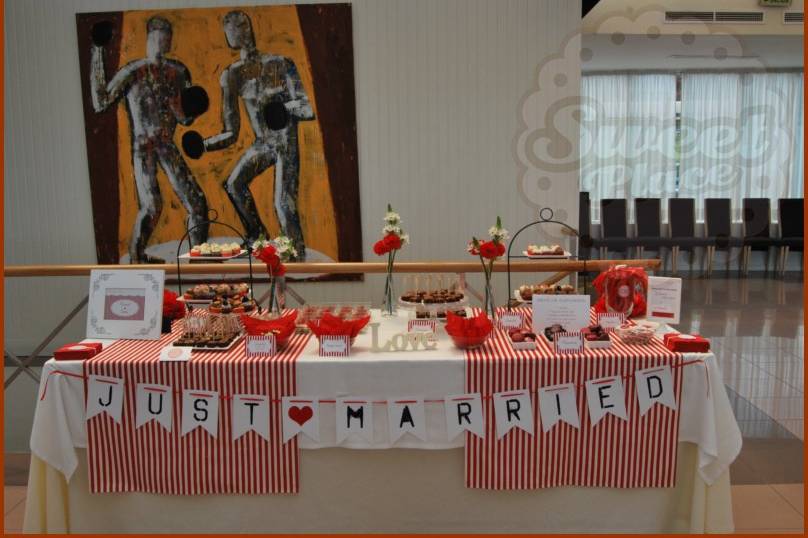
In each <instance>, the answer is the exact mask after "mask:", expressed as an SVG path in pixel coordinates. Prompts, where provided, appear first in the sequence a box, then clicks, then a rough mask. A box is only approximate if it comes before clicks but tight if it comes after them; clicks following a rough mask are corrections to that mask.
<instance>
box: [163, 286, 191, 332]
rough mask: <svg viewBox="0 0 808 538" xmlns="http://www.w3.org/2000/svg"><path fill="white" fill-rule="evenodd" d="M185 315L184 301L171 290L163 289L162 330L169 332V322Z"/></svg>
mask: <svg viewBox="0 0 808 538" xmlns="http://www.w3.org/2000/svg"><path fill="white" fill-rule="evenodd" d="M183 316H185V303H183V302H182V301H180V300H179V296H178V295H177V294H176V293H174V292H173V291H171V290H163V327H162V332H164V333H168V332H171V322H172V321H174V320H175V319H180V318H182V317H183Z"/></svg>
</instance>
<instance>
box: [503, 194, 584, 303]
mask: <svg viewBox="0 0 808 538" xmlns="http://www.w3.org/2000/svg"><path fill="white" fill-rule="evenodd" d="M553 216H554V215H553V210H552V209H551V208H549V207H543V208H541V210H539V220H536V221H533V222H530V223H528V224H525V225H524V226H522V227H521V228H519V230H517V231H516V233H514V234H513V237H511V240H510V242H509V243H508V252H507V264H508V294H509V297H508V302H507V303H506V304H507V305H508V310H511V309H512V308H513V306H512V301H511V297H510V293H511V289H512V288H511V258H512V257H513V258H525V257H526V256H518V255H517V256H511V248H513V245H514V243H516V238H517V237H518V236H519V234H520V233H522V232H523V231H525V230H526V229H528V228H530V227H531V226H536V225H541V224H557V225H559V226H562V227H564V228H565V229H567V230H569V231H570V232H572V235H574V236H575V237H576V239H578V240H580V238H581V234H579V233H578V230H576V229H575V228H573V227H572V226H570V225H569V224H567V223H565V222H561V221H559V220H553ZM578 251H580V241H579V244H577V245H576V252H578ZM568 259H580V258H579V257H578V255H577V254H576V255H575V256H570V257H569V258H568ZM581 261H583V262H584V269H583V273H584V292H586V288H587V278H586V275H587V269H586V262H587V260H586V258H584V259H583V260H581Z"/></svg>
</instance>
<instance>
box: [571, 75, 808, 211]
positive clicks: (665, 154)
mask: <svg viewBox="0 0 808 538" xmlns="http://www.w3.org/2000/svg"><path fill="white" fill-rule="evenodd" d="M581 97H582V121H581V146H580V149H581V189H582V190H585V191H588V192H589V193H590V197H591V199H592V208H593V218H594V219H595V220H598V219H599V200H600V199H602V198H626V199H629V200H631V199H633V198H636V197H659V198H662V199H663V200H664V199H667V198H670V197H678V196H681V197H690V198H695V199H696V206H697V217H698V218H699V219H700V218H701V216H702V212H703V207H702V203H701V200H702V199H704V198H707V197H715V198H730V199H731V200H732V203H733V208H734V211H735V215H734V217H735V218H736V219H740V211H741V209H740V208H741V204H742V199H743V198H746V197H763V198H771V199H777V198H787V197H801V196H802V192H803V190H802V189H803V136H804V135H803V129H804V128H803V121H802V110H803V76H802V73H801V72H799V73H797V72H766V73H751V72H749V73H740V72H738V73H732V72H720V73H680V74H656V73H653V74H651V73H649V74H597V75H585V76H584V77H583V79H582V84H581ZM632 205H633V204H629V207H631V206H632ZM666 206H667V204H665V203H663V204H662V207H663V208H665V207H666ZM775 207H776V205H775ZM663 218H664V216H663Z"/></svg>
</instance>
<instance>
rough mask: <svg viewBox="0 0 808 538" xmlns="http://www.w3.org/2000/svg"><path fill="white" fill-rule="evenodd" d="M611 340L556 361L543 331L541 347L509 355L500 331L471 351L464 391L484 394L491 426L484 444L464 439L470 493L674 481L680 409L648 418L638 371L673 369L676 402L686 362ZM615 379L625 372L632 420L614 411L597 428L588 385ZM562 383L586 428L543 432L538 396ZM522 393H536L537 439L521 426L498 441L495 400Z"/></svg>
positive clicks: (657, 348) (656, 346)
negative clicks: (571, 391)
mask: <svg viewBox="0 0 808 538" xmlns="http://www.w3.org/2000/svg"><path fill="white" fill-rule="evenodd" d="M522 312H523V313H524V314H525V319H526V322H527V324H528V325H529V324H530V323H531V313H530V310H529V309H524V308H523V309H522ZM593 322H594V314H593ZM612 340H613V344H612V346H611V347H610V348H607V349H596V350H586V351H585V352H584V353H583V354H576V355H566V356H563V357H559V356H556V355H554V353H553V348H552V344H550V343H549V342H548V341H547V340H546V339H545V338H544V336H543V335H539V338H538V349H536V350H528V351H523V350H514V349H512V348H511V346H510V343H509V339H508V336H507V334H506V333H504V332H502V331H500V330H495V334H494V335H492V337H491V338H490V339H489V341H488V342H487V343H486V345H484V346H483V347H481V348H478V349H474V350H469V351H467V352H466V389H467V392H470V393H474V392H480V393H482V396H483V411H484V415H485V424H486V431H485V438H484V439H480V438H479V437H477V436H476V435H473V434H471V433H469V432H467V433H466V450H465V470H466V485H467V487H470V488H483V489H495V490H502V489H536V488H550V487H559V486H585V487H610V488H645V487H656V488H659V487H673V486H674V485H675V484H674V482H675V475H676V455H677V444H678V433H679V411H678V406H677V410H676V411H674V410H672V409H670V408H668V407H664V406H661V405H654V406H653V407H652V408H651V409H650V410H649V411H648V412H647V413H646V414H645V415H644V416H642V417H641V416H640V412H639V407H638V402H637V396H636V392H635V379H634V372H635V371H636V370H639V369H644V368H651V367H654V366H662V365H667V366H670V367H671V369H672V375H673V381H674V391H675V393H676V401H677V403H678V402H679V401H680V395H681V387H682V368H681V366H682V356H681V354H679V353H673V352H671V351H670V350H668V349H667V348H666V347H664V346H663V345H662V343H661V342H658V341H656V340H655V341H654V342H653V343H652V344H651V345H648V346H627V345H624V344H622V343H620V342H619V339H617V338H616V337H613V339H612ZM611 375H621V376H623V385H624V389H625V394H626V400H627V401H626V410H627V412H628V420H627V421H625V420H623V419H620V418H618V417H615V416H613V415H611V414H609V415H606V416H605V417H603V418H602V419H601V420H600V422H599V423H598V424H597V425H596V426H594V427H592V425H591V422H590V418H589V412H588V409H587V402H586V391H585V388H584V383H585V382H586V381H587V380H590V379H597V378H601V377H606V376H611ZM561 383H574V384H576V385H577V391H576V392H577V403H578V414H579V417H580V429H576V428H574V427H573V426H570V425H569V424H567V423H565V422H559V423H557V424H556V425H555V426H554V427H553V428H552V429H551V430H550V431H548V432H547V433H544V432H543V430H542V428H541V426H540V424H539V409H538V403H537V402H538V398H537V397H536V394H535V391H536V390H537V389H538V388H540V387H544V386H549V385H557V384H561ZM519 389H527V390H530V391H531V392H533V394H532V405H533V420H534V428H533V430H534V434H533V435H529V434H528V433H526V432H524V431H522V430H520V429H518V428H514V429H512V430H511V431H510V432H508V433H507V434H506V435H505V436H504V437H503V438H502V439H499V440H498V439H497V435H496V430H495V425H494V409H493V400H492V398H491V396H492V395H493V394H494V393H497V392H502V391H508V390H519Z"/></svg>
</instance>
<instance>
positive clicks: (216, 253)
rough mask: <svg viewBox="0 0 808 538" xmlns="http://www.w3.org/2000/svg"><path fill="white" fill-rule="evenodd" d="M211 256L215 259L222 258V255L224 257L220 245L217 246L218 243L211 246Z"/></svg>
mask: <svg viewBox="0 0 808 538" xmlns="http://www.w3.org/2000/svg"><path fill="white" fill-rule="evenodd" d="M210 255H211V256H214V257H219V256H221V255H222V247H220V246H219V245H217V244H216V243H213V244H212V245H211V246H210Z"/></svg>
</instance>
